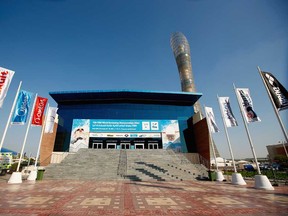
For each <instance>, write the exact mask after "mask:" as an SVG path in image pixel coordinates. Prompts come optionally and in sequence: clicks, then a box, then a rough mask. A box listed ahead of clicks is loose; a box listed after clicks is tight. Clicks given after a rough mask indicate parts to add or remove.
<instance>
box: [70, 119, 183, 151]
mask: <svg viewBox="0 0 288 216" xmlns="http://www.w3.org/2000/svg"><path fill="white" fill-rule="evenodd" d="M90 137H99V138H105V137H109V138H162V144H163V149H167V148H177V147H178V148H179V147H180V146H181V142H180V132H179V124H178V121H177V120H134V119H133V120H126V119H125V120H115V119H74V120H73V125H72V133H71V139H70V150H69V151H70V152H77V151H78V150H79V149H80V148H88V145H89V138H90Z"/></svg>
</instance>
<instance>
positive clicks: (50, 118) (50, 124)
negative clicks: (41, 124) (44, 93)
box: [44, 107, 58, 133]
mask: <svg viewBox="0 0 288 216" xmlns="http://www.w3.org/2000/svg"><path fill="white" fill-rule="evenodd" d="M57 110H58V108H57V107H49V108H48V112H47V117H46V122H45V128H44V133H53V128H54V123H55V120H56V117H57Z"/></svg>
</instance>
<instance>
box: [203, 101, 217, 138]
mask: <svg viewBox="0 0 288 216" xmlns="http://www.w3.org/2000/svg"><path fill="white" fill-rule="evenodd" d="M205 112H206V118H207V120H208V124H209V126H210V130H211V132H212V133H217V132H219V129H218V126H217V124H216V121H215V117H214V113H213V109H212V108H211V107H205Z"/></svg>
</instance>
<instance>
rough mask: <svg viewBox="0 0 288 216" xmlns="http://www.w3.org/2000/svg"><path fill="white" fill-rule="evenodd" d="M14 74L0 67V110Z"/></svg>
mask: <svg viewBox="0 0 288 216" xmlns="http://www.w3.org/2000/svg"><path fill="white" fill-rule="evenodd" d="M14 73H15V72H14V71H11V70H7V69H5V68H1V67H0V108H1V107H2V104H3V102H4V99H5V97H6V95H7V92H8V88H9V86H10V83H11V80H12V78H13V75H14Z"/></svg>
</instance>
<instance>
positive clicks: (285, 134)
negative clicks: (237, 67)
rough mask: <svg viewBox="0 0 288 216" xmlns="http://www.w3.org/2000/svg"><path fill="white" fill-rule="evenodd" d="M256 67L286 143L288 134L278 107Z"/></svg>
mask: <svg viewBox="0 0 288 216" xmlns="http://www.w3.org/2000/svg"><path fill="white" fill-rule="evenodd" d="M257 68H258V71H259V74H260V77H261V79H262V81H263V84H264V86H265V89H266V91H267V94H268V97H269V99H270V102H271V104H272V106H273V109H274V112H275V114H276V117H277V119H278V122H279V124H280V127H281V129H282V132H283V134H284V137H285V139H286V143H288V135H287V132H286V130H285V127H284V124H283V122H282V120H281V118H280V115H279V112H278V109H277V107H276V106H275V103H274V102H273V99H272V96H271V93H270V91H269V89H268V87H267V84H266V82H265V80H264V78H263V76H262V73H261V69H260V67H259V66H258V67H257ZM284 149H285V152H287V150H286V147H285V146H284Z"/></svg>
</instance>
